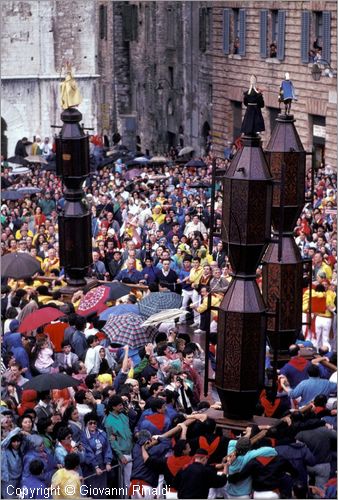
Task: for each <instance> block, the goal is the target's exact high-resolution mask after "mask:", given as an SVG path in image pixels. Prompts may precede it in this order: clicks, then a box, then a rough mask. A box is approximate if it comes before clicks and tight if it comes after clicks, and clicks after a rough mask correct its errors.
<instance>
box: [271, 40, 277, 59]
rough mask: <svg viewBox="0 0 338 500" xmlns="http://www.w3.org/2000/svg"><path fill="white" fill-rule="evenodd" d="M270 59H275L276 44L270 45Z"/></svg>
mask: <svg viewBox="0 0 338 500" xmlns="http://www.w3.org/2000/svg"><path fill="white" fill-rule="evenodd" d="M270 57H277V43H276V42H272V43H270Z"/></svg>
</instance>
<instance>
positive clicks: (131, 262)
mask: <svg viewBox="0 0 338 500" xmlns="http://www.w3.org/2000/svg"><path fill="white" fill-rule="evenodd" d="M115 280H116V281H124V282H125V283H139V281H141V280H143V276H142V273H140V271H137V269H136V262H135V259H128V260H127V269H123V270H122V271H120V272H119V273H118V275H117V276H116V278H115Z"/></svg>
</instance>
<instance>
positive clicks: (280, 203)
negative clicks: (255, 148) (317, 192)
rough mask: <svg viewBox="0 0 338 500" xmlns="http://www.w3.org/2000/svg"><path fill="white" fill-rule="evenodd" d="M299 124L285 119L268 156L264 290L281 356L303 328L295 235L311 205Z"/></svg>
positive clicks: (275, 132)
mask: <svg viewBox="0 0 338 500" xmlns="http://www.w3.org/2000/svg"><path fill="white" fill-rule="evenodd" d="M294 122H295V120H294V117H293V115H288V114H279V115H278V118H277V120H276V125H275V128H274V130H273V132H272V135H271V138H270V141H269V143H268V145H267V147H266V151H265V154H266V158H267V161H268V164H269V168H270V172H271V174H272V177H273V199H272V227H273V239H272V241H271V243H270V244H269V246H268V249H267V251H266V253H265V255H264V258H263V287H262V288H263V298H264V301H265V303H266V305H267V311H268V319H267V336H268V339H269V342H270V345H271V346H272V347H273V349H277V350H278V351H280V352H286V351H287V350H288V346H289V345H290V344H292V343H293V342H295V340H296V338H297V336H298V334H299V332H300V331H301V328H302V292H303V289H302V288H303V284H302V282H303V262H302V257H301V254H300V251H299V248H298V247H297V245H296V242H295V240H294V237H293V230H294V228H295V226H296V222H297V219H298V217H299V216H300V214H301V211H302V209H303V207H304V203H305V169H306V152H305V150H304V148H303V145H302V143H301V140H300V138H299V135H298V132H297V130H296V127H295V125H294ZM277 301H278V302H279V307H280V311H279V314H278V315H277V316H276V303H277ZM276 317H277V318H278V319H279V321H278V324H277V325H276Z"/></svg>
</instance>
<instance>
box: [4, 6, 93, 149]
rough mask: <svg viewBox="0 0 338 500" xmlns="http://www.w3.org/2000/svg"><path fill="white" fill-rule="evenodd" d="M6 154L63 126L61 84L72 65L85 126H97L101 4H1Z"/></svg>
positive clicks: (50, 134)
mask: <svg viewBox="0 0 338 500" xmlns="http://www.w3.org/2000/svg"><path fill="white" fill-rule="evenodd" d="M1 15H2V28H1V49H2V50H1V55H2V57H1V139H2V140H1V149H2V153H5V154H6V155H8V156H12V155H13V154H14V148H15V144H16V142H17V141H18V139H21V138H22V137H24V136H26V137H28V138H30V139H31V140H32V139H33V137H34V136H35V135H40V136H42V138H43V137H44V136H49V137H51V136H52V135H53V134H54V133H55V129H53V128H51V125H61V120H60V113H61V111H62V110H61V107H60V103H59V84H60V83H61V81H62V79H63V75H64V73H62V66H63V65H64V64H65V62H66V61H69V62H70V63H71V64H72V65H73V67H74V69H75V73H76V79H77V82H78V85H79V87H80V91H81V94H82V96H83V102H82V104H81V106H80V110H81V112H82V114H83V121H84V124H85V126H86V127H92V128H94V129H95V130H96V127H97V103H98V97H97V94H98V76H99V75H98V73H97V43H96V41H97V37H96V22H95V19H96V18H95V16H96V0H86V1H85V2H84V1H83V0H72V1H71V2H69V1H68V0H23V1H18V0H12V1H10V0H4V1H2V2H1Z"/></svg>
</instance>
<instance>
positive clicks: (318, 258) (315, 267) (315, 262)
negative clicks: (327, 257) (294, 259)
mask: <svg viewBox="0 0 338 500" xmlns="http://www.w3.org/2000/svg"><path fill="white" fill-rule="evenodd" d="M320 271H322V272H324V273H325V274H326V278H327V279H328V280H331V278H332V269H331V267H330V266H329V265H328V264H326V263H325V262H324V260H323V255H322V253H321V252H316V253H315V254H314V256H313V259H312V273H313V277H314V278H315V277H317V275H318V273H319V272H320Z"/></svg>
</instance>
